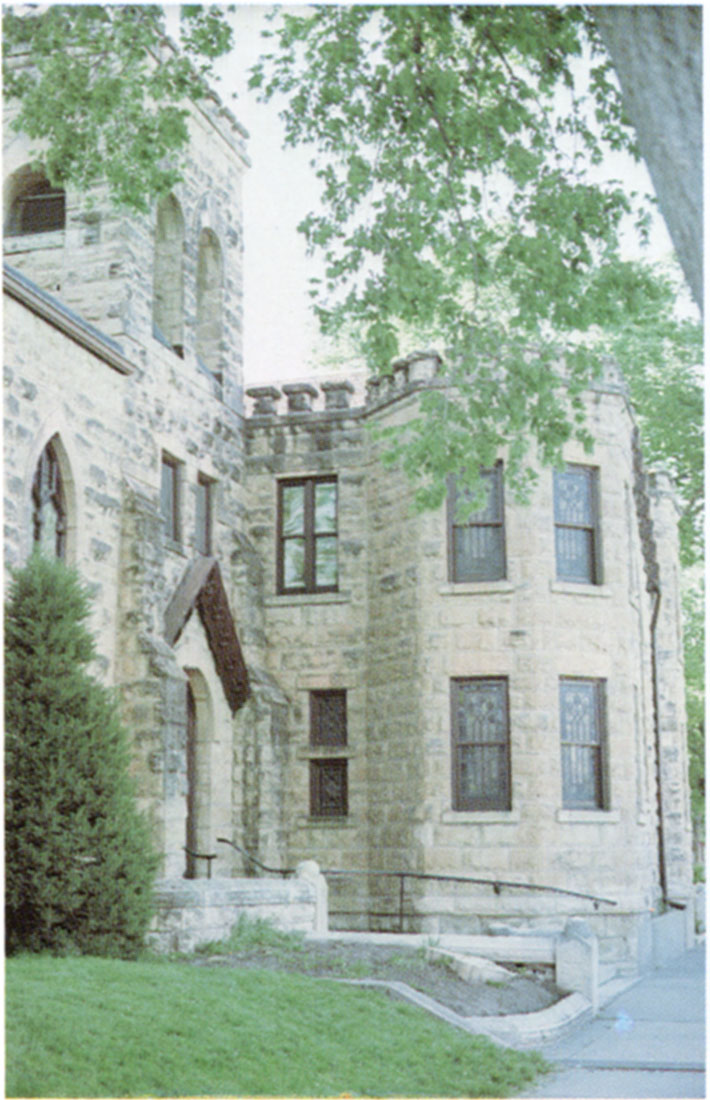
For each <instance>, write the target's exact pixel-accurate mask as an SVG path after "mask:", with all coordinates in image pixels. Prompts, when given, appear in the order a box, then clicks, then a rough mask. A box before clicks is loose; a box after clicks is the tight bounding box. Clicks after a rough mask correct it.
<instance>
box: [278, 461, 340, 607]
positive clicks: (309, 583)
mask: <svg viewBox="0 0 710 1100" xmlns="http://www.w3.org/2000/svg"><path fill="white" fill-rule="evenodd" d="M337 484H338V482H337V478H335V477H307V478H288V479H283V480H281V481H279V483H278V514H277V521H278V548H277V591H278V592H280V593H283V594H284V595H289V594H298V593H309V592H337V591H338V578H337V564H336V580H335V584H328V585H326V584H320V585H319V584H318V583H317V572H316V564H317V546H318V541H319V540H326V539H330V540H334V541H335V543H336V549H337V541H338V491H337ZM318 485H333V486H334V487H335V528H334V530H333V531H329V532H317V531H316V530H315V511H316V508H315V499H316V488H317V486H318ZM287 488H302V489H303V528H302V530H301V531H300V532H298V533H297V534H296V533H294V534H288V535H286V534H284V533H283V494H284V489H287ZM288 542H303V558H304V563H303V584H302V585H301V584H298V585H293V584H292V585H287V584H286V579H285V562H286V544H287V543H288Z"/></svg>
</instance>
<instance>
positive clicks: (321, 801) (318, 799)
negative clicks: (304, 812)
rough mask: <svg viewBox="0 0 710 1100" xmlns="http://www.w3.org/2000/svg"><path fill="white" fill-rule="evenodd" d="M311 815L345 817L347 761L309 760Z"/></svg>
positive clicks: (346, 810)
mask: <svg viewBox="0 0 710 1100" xmlns="http://www.w3.org/2000/svg"><path fill="white" fill-rule="evenodd" d="M310 777H311V817H346V816H347V813H348V762H347V760H344V759H341V758H340V757H336V758H335V759H332V760H311V762H310Z"/></svg>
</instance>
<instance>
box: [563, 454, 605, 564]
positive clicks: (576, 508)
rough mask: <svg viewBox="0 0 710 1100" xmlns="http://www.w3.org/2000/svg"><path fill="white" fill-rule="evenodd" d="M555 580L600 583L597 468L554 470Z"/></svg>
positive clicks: (571, 467)
mask: <svg viewBox="0 0 710 1100" xmlns="http://www.w3.org/2000/svg"><path fill="white" fill-rule="evenodd" d="M554 489H555V557H556V561H557V579H558V580H564V581H578V582H580V583H582V584H600V583H601V578H600V572H601V570H600V562H599V552H598V542H599V537H598V531H597V471H596V470H595V469H593V468H592V467H591V466H566V467H565V469H564V470H558V471H555V475H554Z"/></svg>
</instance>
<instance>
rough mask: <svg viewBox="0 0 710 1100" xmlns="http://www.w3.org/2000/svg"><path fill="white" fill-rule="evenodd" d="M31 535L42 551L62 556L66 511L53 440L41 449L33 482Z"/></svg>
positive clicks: (64, 542)
mask: <svg viewBox="0 0 710 1100" xmlns="http://www.w3.org/2000/svg"><path fill="white" fill-rule="evenodd" d="M32 528H33V529H32V538H33V542H34V544H35V546H36V547H38V548H39V550H40V551H41V553H43V554H46V555H47V556H49V557H57V558H63V557H64V556H65V553H66V538H67V514H66V502H65V497H64V487H63V485H62V475H61V471H60V469H59V461H58V459H57V455H56V451H55V449H54V446H53V445H52V442H51V441H50V442H49V443H48V444H47V446H46V447H45V448H44V450H43V451H42V454H41V456H40V460H39V462H38V463H37V469H36V471H35V476H34V481H33V483H32Z"/></svg>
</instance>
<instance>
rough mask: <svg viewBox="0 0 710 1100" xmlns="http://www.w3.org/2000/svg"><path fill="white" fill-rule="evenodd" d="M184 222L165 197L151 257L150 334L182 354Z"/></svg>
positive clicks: (175, 204) (172, 199)
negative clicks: (151, 299)
mask: <svg viewBox="0 0 710 1100" xmlns="http://www.w3.org/2000/svg"><path fill="white" fill-rule="evenodd" d="M184 240H185V221H184V218H183V216H182V210H181V209H180V203H179V202H178V201H177V199H176V198H175V197H174V195H168V196H167V197H166V198H164V199H161V200H160V202H159V203H158V211H157V217H156V224H155V253H154V257H153V335H154V336H155V337H156V338H157V339H158V340H160V341H161V342H162V343H164V344H167V345H168V346H169V347H171V348H172V349H173V351H174V352H176V353H177V354H178V355H179V356H181V357H182V355H183V350H184V349H183V308H184V306H183V247H184Z"/></svg>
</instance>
